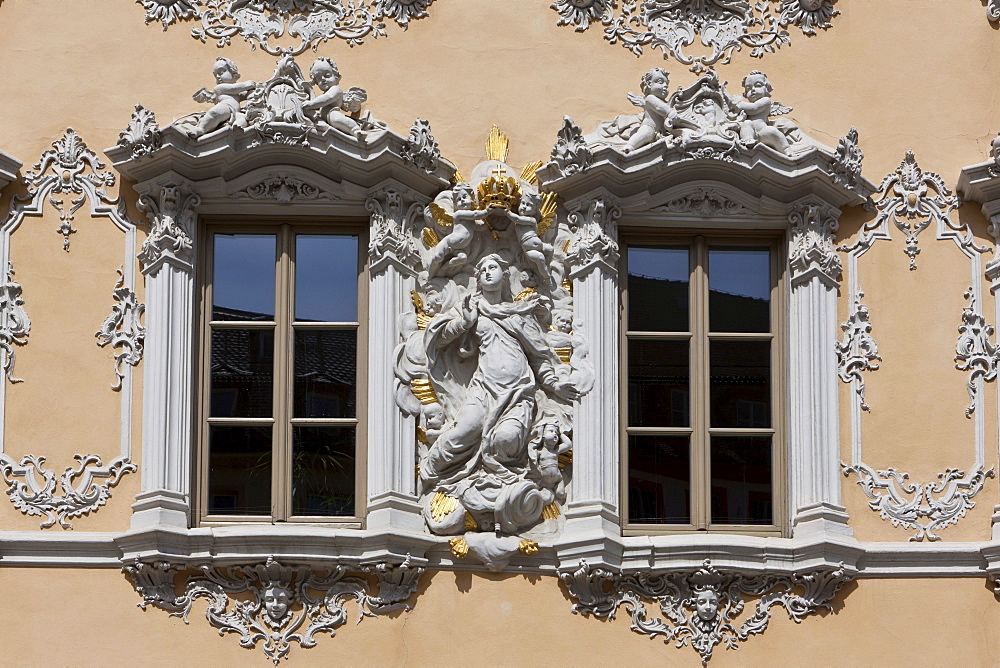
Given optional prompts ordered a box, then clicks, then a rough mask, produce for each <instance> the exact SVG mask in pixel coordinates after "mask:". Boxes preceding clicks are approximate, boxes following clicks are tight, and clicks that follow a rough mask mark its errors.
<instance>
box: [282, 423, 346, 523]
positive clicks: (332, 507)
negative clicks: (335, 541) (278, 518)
mask: <svg viewBox="0 0 1000 668" xmlns="http://www.w3.org/2000/svg"><path fill="white" fill-rule="evenodd" d="M354 432H355V430H354V427H301V426H296V427H293V428H292V433H293V436H292V438H293V444H292V448H293V452H292V513H293V514H294V515H323V516H334V515H336V516H348V517H349V516H352V515H354V467H355V463H354Z"/></svg>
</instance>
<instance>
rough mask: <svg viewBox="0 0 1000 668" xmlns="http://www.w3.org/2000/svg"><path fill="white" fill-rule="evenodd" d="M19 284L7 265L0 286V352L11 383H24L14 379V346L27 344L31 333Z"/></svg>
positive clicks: (11, 266) (12, 267)
mask: <svg viewBox="0 0 1000 668" xmlns="http://www.w3.org/2000/svg"><path fill="white" fill-rule="evenodd" d="M21 291H22V289H21V284H20V283H18V282H17V281H15V280H14V265H13V264H11V263H8V264H7V277H6V280H5V281H4V282H3V285H0V318H3V322H2V323H0V350H2V351H3V368H4V372H5V373H6V374H7V380H9V381H10V382H11V383H21V382H24V381H23V380H22V379H21V378H15V377H14V361H15V357H16V355H15V352H14V346H15V345H18V346H23V345H26V344H27V343H28V333H29V332H30V331H31V319H30V318H29V317H28V312H27V311H25V310H24V299H23V298H22V297H21Z"/></svg>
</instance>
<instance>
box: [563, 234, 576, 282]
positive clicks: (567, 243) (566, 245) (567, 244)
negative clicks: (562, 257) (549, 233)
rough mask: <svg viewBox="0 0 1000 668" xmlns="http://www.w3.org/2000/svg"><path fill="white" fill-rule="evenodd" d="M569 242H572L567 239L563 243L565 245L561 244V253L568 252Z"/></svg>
mask: <svg viewBox="0 0 1000 668" xmlns="http://www.w3.org/2000/svg"><path fill="white" fill-rule="evenodd" d="M571 241H573V240H572V239H567V240H566V241H565V243H563V249H562V252H563V253H565V252H567V251H569V244H570V242H571ZM563 282H565V281H563Z"/></svg>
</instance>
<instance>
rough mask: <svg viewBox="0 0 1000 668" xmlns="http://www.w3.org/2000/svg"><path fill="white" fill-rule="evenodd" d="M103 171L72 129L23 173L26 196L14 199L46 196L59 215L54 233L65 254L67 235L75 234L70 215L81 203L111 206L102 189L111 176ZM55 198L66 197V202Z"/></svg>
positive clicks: (67, 243) (113, 176) (100, 163)
mask: <svg viewBox="0 0 1000 668" xmlns="http://www.w3.org/2000/svg"><path fill="white" fill-rule="evenodd" d="M103 169H104V163H103V162H101V161H100V160H99V159H98V158H97V154H96V153H94V152H93V151H92V150H90V149H89V148H87V144H86V143H84V141H83V139H81V138H80V135H78V134H76V132H75V131H74V130H73V128H66V133H65V134H64V135H63V136H62V137H61V138H59V139H57V140H56V141H54V142H52V148H51V149H49V150H47V151H45V152H44V153H42V156H41V158H40V159H39V161H38V164H36V165H35V168H34V171H28V172H25V174H24V177H23V178H22V182H23V183H24V185H26V186H28V194H27V195H25V196H23V197H15V199H16V200H17V201H24V200H31V201H34V200H35V198H36V197H38V196H44V197H47V198H48V201H49V203H50V204H52V206H54V207H55V208H56V210H57V211H58V212H59V220H60V221H62V222H61V223H60V225H59V227H58V228H56V231H57V232H59V234H61V235H62V237H63V250H65V251H67V252H68V251H69V236H70V235H71V234H74V233H75V232H76V231H77V230H76V229H75V228H74V227H73V216H74V215H75V214H76V211H77V210H78V209H79V208H80V207H81V206H83V203H84V202H86V201H87V200H88V199H90V200H91V202H92V203H104V204H108V203H111V200H109V199H108V196H107V193H106V189H107V187H108V186H111V185H114V183H115V175H114V174H113V173H112V172H109V171H102V170H103ZM56 195H68V196H69V202H68V203H67V202H66V198H59V197H56ZM73 195H79V197H75V198H74V197H73Z"/></svg>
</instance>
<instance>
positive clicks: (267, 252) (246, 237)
mask: <svg viewBox="0 0 1000 668" xmlns="http://www.w3.org/2000/svg"><path fill="white" fill-rule="evenodd" d="M274 249H275V238H274V235H273V234H216V235H215V256H214V257H215V261H214V269H213V276H212V319H213V320H274V263H275V250H274Z"/></svg>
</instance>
